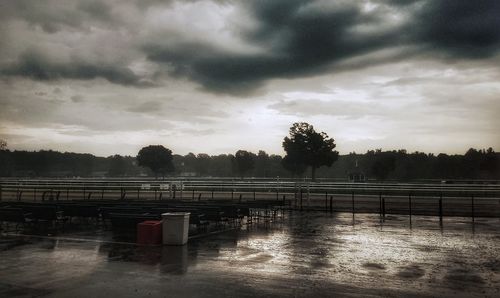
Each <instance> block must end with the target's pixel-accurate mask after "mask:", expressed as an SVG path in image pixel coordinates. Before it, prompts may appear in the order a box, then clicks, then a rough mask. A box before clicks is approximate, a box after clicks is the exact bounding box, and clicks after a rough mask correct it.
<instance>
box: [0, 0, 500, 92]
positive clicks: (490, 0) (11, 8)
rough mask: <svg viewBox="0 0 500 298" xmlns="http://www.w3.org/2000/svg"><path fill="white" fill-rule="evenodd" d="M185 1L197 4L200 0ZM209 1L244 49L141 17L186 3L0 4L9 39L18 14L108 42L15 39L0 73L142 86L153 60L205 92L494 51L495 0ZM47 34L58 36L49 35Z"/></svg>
mask: <svg viewBox="0 0 500 298" xmlns="http://www.w3.org/2000/svg"><path fill="white" fill-rule="evenodd" d="M176 2H177V3H176ZM187 2H189V4H190V5H197V4H198V3H202V2H203V1H196V0H191V1H187ZM213 2H215V3H217V5H219V7H221V6H224V5H226V6H232V7H234V8H235V9H234V11H235V13H234V14H233V15H231V16H230V17H229V19H223V20H222V22H223V23H224V25H225V26H224V27H225V29H226V30H229V31H230V33H231V36H232V38H234V41H235V42H236V43H237V42H240V43H242V44H243V45H247V46H248V49H249V50H248V51H245V50H242V48H241V47H232V44H222V43H223V42H221V41H220V40H218V39H217V37H218V34H219V33H218V32H209V33H208V34H212V35H210V36H208V37H207V38H205V39H203V38H202V37H200V36H199V35H196V34H195V33H193V32H195V31H196V30H193V31H190V30H185V29H186V28H184V27H181V25H176V23H175V22H173V23H172V24H170V23H168V22H166V23H162V22H163V21H165V20H164V18H168V17H166V16H164V15H161V14H159V16H158V15H157V17H158V20H160V21H158V20H156V19H155V22H156V23H155V22H149V21H151V19H150V17H151V15H148V14H151V13H152V12H155V11H156V12H157V11H162V10H172V11H175V9H176V7H177V8H178V7H179V6H182V5H186V1H174V0H170V1H159V0H147V1H138V0H129V1H112V0H109V1H97V0H96V1H79V0H75V1H62V0H44V1H25V0H19V1H3V2H2V3H1V4H0V17H1V20H0V22H1V23H2V28H1V29H0V34H2V33H3V34H5V32H7V33H8V35H9V38H12V39H14V40H16V41H19V40H21V39H22V38H23V36H19V37H17V36H16V32H15V30H16V28H17V27H15V26H8V24H7V23H6V22H11V21H12V20H16V21H19V20H21V21H23V22H25V23H26V24H28V25H29V26H31V27H40V28H42V29H43V31H44V34H40V35H37V36H39V37H40V39H41V41H43V42H44V43H43V44H44V45H45V46H47V44H51V42H52V39H57V38H59V39H62V40H64V39H65V38H69V37H70V36H71V34H73V33H75V32H77V33H81V32H85V34H82V35H84V36H85V37H89V36H92V34H104V33H103V32H108V34H109V37H110V38H116V40H114V39H113V40H110V41H109V44H104V45H103V40H104V41H107V38H103V39H95V40H94V39H92V38H89V41H88V42H87V43H85V44H84V46H83V47H79V46H78V45H75V44H72V45H71V46H66V45H65V46H64V47H61V50H60V51H61V52H64V51H66V54H68V56H70V57H73V58H72V59H66V60H65V61H54V60H50V59H46V57H45V56H44V55H42V54H39V53H44V51H43V50H39V49H37V48H36V47H37V46H39V47H42V46H41V45H38V43H36V42H33V43H34V45H33V44H28V43H27V41H23V43H26V44H27V45H26V47H25V48H24V49H23V51H17V50H18V48H17V47H15V46H12V48H9V51H7V50H5V49H2V48H3V47H4V46H2V45H0V53H2V52H5V53H9V55H11V53H12V52H14V51H15V53H16V54H17V53H19V52H21V53H23V52H24V53H25V54H23V55H21V56H19V57H7V54H4V55H5V57H2V58H4V59H2V60H4V61H3V63H2V64H1V65H0V74H1V75H3V76H21V77H28V78H31V79H33V80H42V81H43V80H59V79H79V80H89V79H94V78H104V79H107V80H108V81H110V82H112V83H115V84H121V85H131V86H149V85H151V84H152V83H151V82H152V80H156V82H155V83H157V84H161V83H162V82H160V81H161V80H163V79H165V77H164V76H161V75H160V73H158V72H156V71H157V70H158V69H157V67H158V68H159V69H160V70H163V72H166V73H168V74H169V75H170V76H172V77H182V78H188V79H189V80H191V81H193V82H196V83H198V84H199V85H200V86H202V87H203V88H204V89H206V90H209V91H213V92H220V93H231V94H246V93H249V92H252V91H255V90H256V89H258V88H259V87H260V86H262V85H263V84H265V83H266V82H267V81H269V80H272V79H288V78H299V77H309V76H314V75H321V74H324V73H327V72H341V71H345V70H350V69H361V68H363V67H368V66H372V65H376V64H385V63H390V62H394V61H400V60H401V59H409V58H412V59H414V58H416V59H442V58H443V57H444V58H446V59H451V60H454V59H486V58H491V57H494V56H495V55H496V54H498V53H499V48H500V30H498V28H500V17H499V15H500V1H497V0H477V1H470V0H454V1H447V0H373V1H361V0H360V1H321V0H312V1H299V0H273V1H268V0H253V1H247V0H245V1H243V0H242V1H238V0H234V1H230V0H226V1H213ZM173 3H176V4H178V5H177V6H176V5H172V4H173ZM200 5H201V4H200ZM160 16H161V17H160ZM187 16H188V17H189V13H188V14H187ZM220 17H221V18H224V17H226V16H223V15H220ZM162 18H163V19H162ZM395 19H396V21H395ZM248 20H250V23H251V24H247V23H246V22H247V21H248ZM192 21H193V23H195V21H196V20H194V19H193V20H192ZM212 21H213V20H212ZM158 24H160V25H158ZM18 25H19V24H18V23H16V26H18ZM194 27H196V26H194ZM6 28H14V29H6ZM9 30H12V31H9ZM35 31H36V30H35ZM40 31H41V30H40ZM109 32H111V33H109ZM203 33H207V32H203ZM57 34H60V36H59V37H55V35H57ZM5 36H7V34H5ZM0 37H2V36H0ZM24 38H25V37H24ZM26 40H29V37H28V38H26ZM113 42H116V43H117V45H116V49H113V46H112V45H114V44H113ZM110 45H111V46H110ZM103 46H105V48H106V49H108V48H110V50H107V51H106V52H105V53H106V55H109V56H110V57H107V56H106V57H104V58H103V57H100V55H101V52H99V51H97V49H100V48H102V47H103ZM240 46H241V45H240ZM7 47H8V46H6V48H7ZM21 48H22V47H21ZM13 49H14V50H13ZM93 52H96V53H99V54H93ZM89 53H90V54H89ZM381 53H383V54H385V55H382V54H381ZM436 54H439V55H436ZM92 55H93V57H92ZM56 56H57V53H56ZM114 56H117V57H118V58H117V59H114ZM74 57H79V58H74ZM83 57H85V58H83ZM144 58H146V59H147V61H148V62H150V63H151V65H147V66H145V67H148V69H147V70H150V71H149V72H148V71H146V72H142V73H141V72H134V71H132V70H131V69H130V68H128V66H130V65H134V63H135V62H138V61H139V62H140V61H142V59H144ZM97 60H99V61H97ZM103 61H109V62H107V63H103ZM7 62H8V63H7ZM136 64H137V63H136ZM139 64H140V63H139ZM153 68H154V69H153ZM146 73H147V74H146ZM152 73H154V75H153V77H152V78H153V79H152V80H151V79H150V78H151V77H150V76H151V74H152ZM167 79H168V78H167Z"/></svg>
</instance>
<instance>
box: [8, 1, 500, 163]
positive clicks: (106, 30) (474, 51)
mask: <svg viewBox="0 0 500 298" xmlns="http://www.w3.org/2000/svg"><path fill="white" fill-rule="evenodd" d="M499 28H500V1H498V0H475V1H470V0H453V1H446V0H428V1H427V0H421V1H418V0H415V1H412V0H400V1H398V0H371V1H363V0H360V1H355V0H345V1H331V0H328V1H311V0H309V1H295V0H272V1H271V0H261V1H251V0H241V1H231V0H227V1H222V0H221V1H216V0H214V1H195V0H192V1H160V0H158V1H155V0H127V1H126V0H102V1H86V0H60V1H59V0H37V1H33V0H29V1H28V0H26V1H24V0H15V1H13V0H12V1H11V0H0V92H1V93H0V138H1V139H5V140H6V141H7V143H8V147H9V148H10V149H28V150H39V149H54V150H61V151H73V152H90V153H93V154H97V155H101V156H107V155H111V154H115V153H119V154H126V155H136V154H137V152H138V150H139V149H140V148H141V147H143V146H146V145H149V144H162V145H164V146H166V147H168V148H170V149H172V150H173V152H174V153H178V154H187V153H188V152H194V153H201V152H205V153H209V154H220V153H234V152H235V151H236V150H238V149H247V150H251V151H254V152H256V151H257V150H259V149H262V150H265V151H267V152H268V153H276V154H282V153H283V151H282V148H281V143H282V140H283V138H284V137H285V136H286V135H287V133H288V128H289V127H290V126H291V124H292V123H293V122H297V121H306V122H309V123H310V124H313V125H314V127H315V128H316V130H318V131H325V132H326V133H328V134H329V135H330V137H333V138H334V139H335V142H336V143H337V149H338V150H339V151H340V152H341V153H342V154H345V153H348V152H352V151H355V152H358V153H363V152H365V151H366V150H368V149H375V148H382V149H387V150H388V149H400V148H406V149H407V150H408V151H415V150H418V151H424V152H434V153H439V152H446V153H464V152H465V151H466V150H467V149H468V148H470V147H475V148H487V147H493V148H494V149H495V150H497V151H499V150H500V133H499V128H500V116H499V114H500V29H499Z"/></svg>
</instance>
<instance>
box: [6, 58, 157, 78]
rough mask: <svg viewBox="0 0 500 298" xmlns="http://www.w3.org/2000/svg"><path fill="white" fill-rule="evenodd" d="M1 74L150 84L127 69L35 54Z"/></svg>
mask: <svg viewBox="0 0 500 298" xmlns="http://www.w3.org/2000/svg"><path fill="white" fill-rule="evenodd" d="M0 73H1V74H2V75H5V76H22V77H28V78H31V79H33V80H39V81H50V80H58V79H80V80H90V79H95V78H104V79H106V80H108V81H109V82H111V83H115V84H121V85H135V86H147V85H150V83H148V82H146V81H143V80H141V78H140V77H138V76H136V75H135V74H134V73H133V72H132V71H131V70H130V69H128V68H126V67H121V66H119V65H105V64H97V63H95V64H92V63H89V62H85V61H77V60H72V61H69V62H66V61H65V62H56V61H51V59H49V58H47V57H44V56H43V55H40V54H38V53H35V52H32V51H30V52H26V53H24V54H23V55H21V56H20V57H19V58H18V60H17V61H16V62H15V63H11V64H10V65H7V66H5V67H4V68H3V69H1V70H0Z"/></svg>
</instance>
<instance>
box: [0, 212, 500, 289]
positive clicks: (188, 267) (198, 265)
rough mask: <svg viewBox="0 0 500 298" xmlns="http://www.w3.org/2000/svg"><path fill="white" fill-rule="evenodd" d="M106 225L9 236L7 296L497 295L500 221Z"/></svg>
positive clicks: (5, 247) (340, 216)
mask: <svg viewBox="0 0 500 298" xmlns="http://www.w3.org/2000/svg"><path fill="white" fill-rule="evenodd" d="M110 233H111V232H109V231H101V230H95V231H92V232H89V231H88V228H87V229H81V230H79V231H75V230H73V231H67V232H65V233H62V234H59V235H58V236H57V237H53V236H52V237H51V236H21V235H17V236H15V235H5V234H4V235H2V236H1V237H0V297H109V296H110V295H113V296H115V297H224V296H226V297H275V296H276V297H278V296H279V297H310V296H317V297H318V296H319V297H325V296H336V297H354V296H355V297H359V296H363V297H366V296H369V297H499V296H500V220H499V219H498V218H497V219H494V218H489V219H486V218H480V219H477V218H476V220H475V223H474V225H473V224H472V223H471V220H470V218H445V220H444V222H443V226H442V227H440V225H439V219H438V218H436V217H422V216H414V217H412V225H411V227H410V224H409V218H408V216H390V217H387V218H386V220H385V221H383V222H382V221H380V218H379V217H378V216H377V215H374V214H363V215H361V214H356V216H355V218H354V219H353V217H352V215H351V214H348V213H334V214H327V213H322V212H306V213H299V212H293V213H290V214H288V215H286V217H285V218H283V219H279V220H278V221H277V222H273V223H264V222H261V223H259V224H254V225H252V226H248V227H247V226H244V227H242V228H241V229H240V230H235V231H230V232H225V233H220V234H217V235H210V236H207V237H202V238H198V239H191V240H190V241H189V243H188V245H186V246H183V247H167V246H163V247H141V246H136V245H133V244H127V243H125V242H123V241H119V240H120V238H119V237H118V238H117V237H116V235H112V234H110Z"/></svg>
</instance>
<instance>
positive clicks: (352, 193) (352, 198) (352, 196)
mask: <svg viewBox="0 0 500 298" xmlns="http://www.w3.org/2000/svg"><path fill="white" fill-rule="evenodd" d="M351 201H352V214H354V191H353V192H351Z"/></svg>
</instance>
